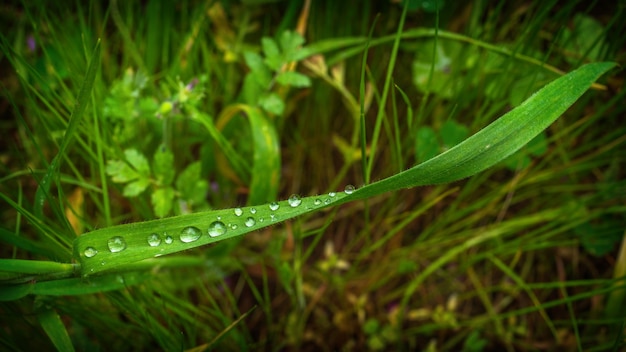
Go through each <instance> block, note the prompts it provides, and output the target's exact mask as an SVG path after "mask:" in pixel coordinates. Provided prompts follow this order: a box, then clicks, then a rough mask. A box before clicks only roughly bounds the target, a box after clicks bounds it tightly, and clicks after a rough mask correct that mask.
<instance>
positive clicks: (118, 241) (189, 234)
mask: <svg viewBox="0 0 626 352" xmlns="http://www.w3.org/2000/svg"><path fill="white" fill-rule="evenodd" d="M355 190H356V189H355V187H354V186H352V185H347V186H346V187H345V189H344V193H345V194H346V195H350V194H352V193H353V192H354V191H355ZM336 196H337V193H336V192H330V193H328V197H327V198H326V199H324V200H322V199H321V198H315V199H314V200H313V205H314V206H321V205H322V204H324V205H327V204H330V203H331V202H332V201H333V198H335V197H336ZM287 204H289V206H290V207H292V208H297V207H299V206H300V205H301V204H302V199H301V198H300V196H299V195H297V194H294V195H292V196H291V197H289V199H288V200H287ZM268 208H269V209H270V211H272V212H274V211H277V210H278V209H280V204H279V203H278V202H272V203H270V204H269V205H268ZM249 211H250V216H247V217H246V218H245V220H244V222H243V225H244V226H245V227H252V226H254V225H256V224H257V221H258V222H264V221H265V218H263V217H258V218H255V214H256V213H257V209H256V208H250V209H249ZM233 212H234V214H235V216H237V217H241V216H243V215H244V210H243V209H242V208H235V209H234V210H233ZM257 219H258V220H257ZM276 220H277V217H276V215H275V214H274V213H271V214H270V221H276ZM238 227H239V226H238V225H237V224H232V223H231V224H228V225H226V224H224V223H223V222H222V218H221V216H218V217H217V220H215V221H213V222H212V223H211V224H210V225H209V227H208V229H207V234H208V235H209V236H211V237H219V236H222V235H224V234H226V232H227V231H228V229H229V228H230V229H232V230H236V229H237V228H238ZM200 237H202V230H200V229H199V228H197V227H195V226H187V227H185V228H183V229H182V230H181V232H180V241H181V242H184V243H191V242H195V241H197V240H198V239H199V238H200ZM147 242H148V245H149V246H150V247H158V246H160V245H161V243H165V244H172V243H173V242H174V238H173V237H172V236H170V235H168V234H167V233H164V234H163V236H161V235H159V234H158V233H151V234H149V235H148V237H147ZM107 247H108V250H109V252H111V253H119V252H122V251H124V250H125V249H126V247H127V244H126V240H124V238H123V237H122V236H113V237H111V238H109V240H108V241H107ZM83 253H84V255H85V257H87V258H93V257H95V256H96V255H97V254H98V250H97V249H96V248H94V247H91V246H90V247H87V248H85V251H84V252H83Z"/></svg>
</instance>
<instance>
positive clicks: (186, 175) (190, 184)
mask: <svg viewBox="0 0 626 352" xmlns="http://www.w3.org/2000/svg"><path fill="white" fill-rule="evenodd" d="M201 169H202V164H201V163H200V162H199V161H197V162H195V163H192V164H190V165H189V166H187V168H186V169H185V170H183V172H181V173H180V175H178V179H177V180H176V189H177V190H178V192H180V198H181V199H183V200H186V201H188V202H190V203H191V204H201V203H202V202H204V199H205V197H206V194H207V192H208V190H209V183H208V182H207V181H206V180H203V179H202V175H201V172H200V171H201Z"/></svg>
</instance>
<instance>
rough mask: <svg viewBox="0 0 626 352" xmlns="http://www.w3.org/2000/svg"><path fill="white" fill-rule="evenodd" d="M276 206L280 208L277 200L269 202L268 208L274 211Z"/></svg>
mask: <svg viewBox="0 0 626 352" xmlns="http://www.w3.org/2000/svg"><path fill="white" fill-rule="evenodd" d="M278 208H280V205H278V203H277V202H271V203H270V210H271V211H276V210H278Z"/></svg>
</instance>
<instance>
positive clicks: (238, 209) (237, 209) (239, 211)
mask: <svg viewBox="0 0 626 352" xmlns="http://www.w3.org/2000/svg"><path fill="white" fill-rule="evenodd" d="M241 214H243V210H242V209H241V208H235V215H237V216H241Z"/></svg>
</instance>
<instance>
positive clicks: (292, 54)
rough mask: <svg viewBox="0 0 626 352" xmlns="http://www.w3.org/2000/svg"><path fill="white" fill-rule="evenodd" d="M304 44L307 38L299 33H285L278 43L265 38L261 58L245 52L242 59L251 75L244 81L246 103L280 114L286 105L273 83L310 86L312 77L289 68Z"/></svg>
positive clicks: (262, 42) (301, 86) (286, 85)
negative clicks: (274, 88)
mask: <svg viewBox="0 0 626 352" xmlns="http://www.w3.org/2000/svg"><path fill="white" fill-rule="evenodd" d="M303 44H304V38H302V36H301V35H300V34H298V33H296V32H292V31H284V32H282V34H281V36H280V38H279V40H278V41H276V40H274V39H273V38H270V37H263V39H262V40H261V47H262V55H261V54H258V53H256V52H253V51H245V52H244V53H243V56H244V60H245V62H246V65H248V68H250V72H249V73H248V74H247V75H246V77H245V78H244V84H243V92H242V95H243V100H244V101H245V102H246V103H247V104H250V105H253V106H254V105H256V106H260V107H261V108H262V109H263V110H265V111H267V112H269V113H271V114H275V115H281V114H282V113H283V112H284V111H285V102H284V99H283V98H282V97H281V95H280V94H279V93H277V92H275V91H274V90H273V87H274V83H278V84H280V85H281V86H284V87H295V88H304V87H309V86H310V85H311V80H310V78H309V77H307V76H305V75H303V74H301V73H299V72H295V71H292V70H288V69H287V66H288V65H289V63H291V62H294V61H297V60H298V58H299V57H298V56H297V54H298V51H299V50H301V46H302V45H303Z"/></svg>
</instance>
